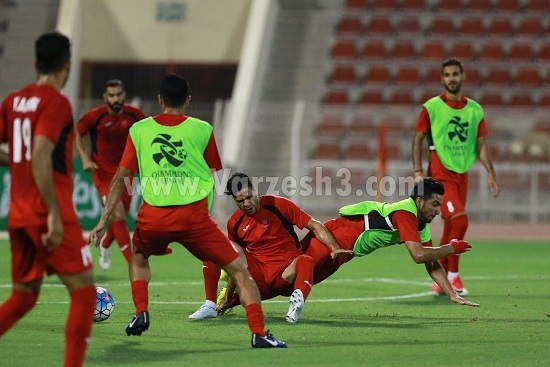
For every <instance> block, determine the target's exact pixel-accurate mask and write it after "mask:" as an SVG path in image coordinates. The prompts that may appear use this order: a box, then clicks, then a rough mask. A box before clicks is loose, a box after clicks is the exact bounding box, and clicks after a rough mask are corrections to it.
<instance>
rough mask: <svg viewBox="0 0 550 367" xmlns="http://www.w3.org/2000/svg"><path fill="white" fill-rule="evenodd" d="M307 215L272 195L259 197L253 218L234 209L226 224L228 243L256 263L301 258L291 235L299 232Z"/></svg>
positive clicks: (307, 220)
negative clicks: (233, 244)
mask: <svg viewBox="0 0 550 367" xmlns="http://www.w3.org/2000/svg"><path fill="white" fill-rule="evenodd" d="M310 220H311V215H309V214H308V213H306V212H305V211H303V210H302V209H300V208H299V207H298V206H297V205H296V204H294V203H293V202H292V201H290V200H288V199H286V198H283V197H280V196H273V195H263V196H260V208H259V209H258V211H257V212H256V214H254V215H253V216H247V215H245V214H244V213H243V211H242V210H240V209H238V210H237V211H236V212H235V213H233V215H232V216H231V218H229V220H228V221H227V233H228V236H229V239H230V240H231V241H233V242H235V243H237V244H239V245H241V246H243V247H245V248H246V250H247V251H248V252H250V253H251V254H252V255H254V256H255V257H256V258H257V259H258V260H259V261H260V262H262V263H268V262H272V261H280V260H291V259H294V258H296V257H297V256H300V255H301V254H302V249H301V248H299V242H297V241H298V239H297V237H295V236H296V233H295V232H294V227H293V226H296V227H298V228H300V229H303V228H304V227H305V226H306V225H307V223H308V222H309V221H310Z"/></svg>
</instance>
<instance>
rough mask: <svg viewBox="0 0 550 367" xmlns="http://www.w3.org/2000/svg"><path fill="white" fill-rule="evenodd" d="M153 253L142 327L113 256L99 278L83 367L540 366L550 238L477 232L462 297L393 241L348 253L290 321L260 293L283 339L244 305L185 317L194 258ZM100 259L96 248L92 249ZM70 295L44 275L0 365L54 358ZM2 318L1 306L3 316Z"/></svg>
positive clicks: (280, 302)
mask: <svg viewBox="0 0 550 367" xmlns="http://www.w3.org/2000/svg"><path fill="white" fill-rule="evenodd" d="M174 247H175V249H174V253H173V254H172V255H170V256H166V257H160V258H154V259H153V260H152V271H153V280H152V284H151V286H150V312H151V320H152V321H151V322H152V323H151V328H150V330H149V331H147V332H146V333H145V334H143V336H141V337H127V336H126V334H125V333H124V328H125V326H126V325H127V323H128V322H129V321H130V319H131V317H132V314H133V311H134V308H133V304H132V301H131V293H130V287H129V282H128V277H127V274H126V268H125V265H124V262H123V259H122V256H121V255H119V254H118V253H114V254H113V256H112V258H113V267H112V268H111V270H110V271H108V272H102V271H101V270H100V269H99V267H98V269H97V270H96V284H97V285H100V286H104V287H106V288H107V289H109V291H111V293H112V294H113V295H114V297H115V300H116V308H115V312H114V314H113V315H112V316H111V318H110V319H109V320H107V321H105V322H103V323H99V324H94V327H93V335H92V341H91V343H90V346H89V348H88V353H87V357H86V365H87V366H136V367H137V366H148V367H150V366H216V365H217V366H239V367H240V366H262V365H263V366H291V365H292V366H340V367H342V366H405V365H406V366H423V367H424V366H443V365H444V366H495V367H496V366H498V367H501V366H549V365H550V348H549V346H550V276H549V269H550V266H549V262H550V260H549V259H550V246H549V244H548V243H544V244H543V243H542V242H539V243H534V242H531V243H512V242H496V241H494V242H490V241H483V242H482V241H478V242H476V243H474V250H473V251H472V252H471V253H467V254H465V255H464V256H463V258H462V264H461V272H462V274H463V279H464V281H465V283H466V286H467V288H468V289H469V291H470V293H471V294H472V295H471V296H470V299H472V300H474V301H476V302H479V303H480V304H481V307H479V308H469V307H464V306H458V305H454V304H452V303H451V302H450V301H449V300H448V299H447V298H446V297H441V296H440V297H437V296H433V295H426V294H425V293H426V292H427V291H429V288H430V284H431V283H430V281H429V279H428V276H427V274H426V272H425V270H424V266H423V265H415V264H414V263H413V262H412V260H411V259H410V257H409V255H408V253H407V251H406V250H405V248H404V247H402V246H394V247H393V248H388V249H383V250H379V251H377V252H375V253H373V254H372V255H370V256H367V257H365V258H359V259H354V260H353V261H352V262H350V263H349V264H347V265H345V266H344V267H342V268H341V269H340V271H339V272H338V273H336V274H335V275H334V276H333V277H332V278H330V279H328V280H327V281H326V282H324V283H322V284H319V285H317V286H315V287H314V289H313V291H312V293H311V296H310V298H309V300H308V302H307V304H306V308H305V311H304V313H303V314H302V318H301V320H300V322H299V323H297V324H295V325H290V324H287V323H286V322H285V321H284V316H285V314H286V311H287V309H288V306H287V299H286V298H283V297H279V298H276V299H274V300H273V301H267V302H264V312H265V317H266V327H267V328H269V329H271V331H272V332H273V333H274V335H275V336H277V337H279V338H281V339H282V340H284V341H286V342H287V343H288V345H289V348H288V349H286V350H252V349H251V348H250V333H249V330H248V326H247V322H246V318H245V315H244V310H243V309H242V308H241V307H237V308H235V309H234V310H233V311H232V312H231V313H229V314H228V315H225V316H223V317H219V318H217V319H210V320H203V321H191V320H189V319H188V318H187V316H188V314H189V313H191V312H193V311H195V309H196V308H197V307H198V305H199V304H201V303H202V301H203V297H204V291H203V285H202V272H201V264H200V262H199V261H198V260H196V259H194V258H193V257H192V256H191V255H190V254H188V253H187V252H186V251H185V250H184V249H183V248H180V247H179V246H174ZM94 256H96V258H97V251H96V250H95V249H94ZM9 258H10V257H9V247H8V245H7V241H6V240H3V241H0V269H2V270H1V271H0V299H2V300H3V299H5V298H6V297H7V296H8V295H9V287H8V286H7V285H8V284H9V282H10V272H9V269H10V265H9V264H10V263H9ZM67 307H68V296H67V293H66V291H65V289H64V288H62V287H60V286H58V282H57V278H55V277H51V278H48V279H46V281H45V287H44V289H43V292H42V295H41V297H40V303H39V304H38V305H37V306H36V307H35V309H34V310H33V311H32V312H31V313H30V314H29V315H28V316H27V317H26V318H25V319H23V320H22V321H21V322H19V323H18V324H17V325H16V326H15V327H14V328H13V329H12V330H10V331H9V332H8V333H7V334H6V335H4V336H3V337H2V339H1V340H0V361H2V362H1V363H0V365H2V366H34V367H39V366H55V365H61V364H62V359H63V343H64V339H63V338H64V335H63V331H64V324H65V317H66V311H67ZM0 317H1V315H0Z"/></svg>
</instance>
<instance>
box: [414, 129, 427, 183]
mask: <svg viewBox="0 0 550 367" xmlns="http://www.w3.org/2000/svg"><path fill="white" fill-rule="evenodd" d="M425 137H426V134H425V133H423V132H422V131H417V132H416V133H415V134H414V138H413V143H412V157H413V170H414V177H419V176H420V177H421V176H423V171H422V143H423V142H424V138H425Z"/></svg>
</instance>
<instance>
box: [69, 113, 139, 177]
mask: <svg viewBox="0 0 550 367" xmlns="http://www.w3.org/2000/svg"><path fill="white" fill-rule="evenodd" d="M144 118H145V115H144V114H143V112H142V111H141V110H140V109H139V108H137V107H133V106H131V105H128V104H124V105H123V106H122V112H121V113H120V114H118V115H111V114H109V111H108V109H107V106H106V105H103V106H100V107H96V108H94V109H92V110H90V111H88V112H87V113H86V114H84V115H83V116H82V117H81V118H80V120H78V122H77V125H76V127H77V130H78V133H79V134H80V135H84V134H86V133H90V138H91V141H92V160H93V161H94V162H95V163H96V164H97V165H98V170H97V172H96V171H94V174H95V175H97V177H98V178H99V179H100V180H108V182H109V181H110V180H111V178H112V177H113V175H114V174H115V172H116V170H117V168H118V164H119V162H120V158H122V153H123V152H124V145H125V144H126V137H127V136H128V131H129V130H130V127H131V126H132V125H133V124H134V123H136V122H137V121H140V120H143V119H144Z"/></svg>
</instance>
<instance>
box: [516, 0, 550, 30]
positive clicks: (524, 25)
mask: <svg viewBox="0 0 550 367" xmlns="http://www.w3.org/2000/svg"><path fill="white" fill-rule="evenodd" d="M548 7H549V9H548V10H550V3H549V5H548ZM543 33H544V27H543V25H542V23H541V20H540V18H521V20H520V22H519V26H518V29H517V35H518V36H525V37H539V36H542V35H543Z"/></svg>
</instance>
